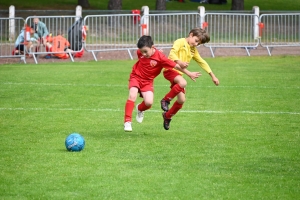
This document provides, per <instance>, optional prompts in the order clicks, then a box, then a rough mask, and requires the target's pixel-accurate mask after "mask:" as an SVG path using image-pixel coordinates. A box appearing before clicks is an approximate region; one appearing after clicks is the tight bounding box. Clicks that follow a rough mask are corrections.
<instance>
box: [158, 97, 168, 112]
mask: <svg viewBox="0 0 300 200" xmlns="http://www.w3.org/2000/svg"><path fill="white" fill-rule="evenodd" d="M169 104H170V102H169V101H167V100H164V99H162V100H161V101H160V106H161V109H162V110H163V111H168V110H169Z"/></svg>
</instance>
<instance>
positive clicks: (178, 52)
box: [164, 38, 211, 74]
mask: <svg viewBox="0 0 300 200" xmlns="http://www.w3.org/2000/svg"><path fill="white" fill-rule="evenodd" d="M168 58H169V59H170V60H173V61H175V60H180V61H184V62H190V61H191V59H193V60H195V61H196V62H197V64H198V65H199V66H200V67H201V68H202V69H204V70H205V71H206V72H207V73H210V72H211V69H210V67H209V65H208V64H207V62H206V61H205V60H203V58H201V56H200V54H199V52H198V49H197V47H191V46H190V45H189V44H188V43H187V41H186V39H185V38H180V39H178V40H176V41H175V42H174V44H173V47H172V49H171V51H170V54H169V57H168ZM164 70H168V69H164ZM172 70H176V69H172ZM176 71H177V72H178V73H180V74H183V73H182V72H180V71H178V70H176Z"/></svg>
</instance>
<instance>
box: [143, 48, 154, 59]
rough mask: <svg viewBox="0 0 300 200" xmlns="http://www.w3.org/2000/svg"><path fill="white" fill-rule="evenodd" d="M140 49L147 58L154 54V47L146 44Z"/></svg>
mask: <svg viewBox="0 0 300 200" xmlns="http://www.w3.org/2000/svg"><path fill="white" fill-rule="evenodd" d="M140 51H141V54H142V55H143V56H144V57H146V58H149V57H151V56H152V55H153V54H154V48H153V47H151V48H149V47H146V46H145V47H142V48H140Z"/></svg>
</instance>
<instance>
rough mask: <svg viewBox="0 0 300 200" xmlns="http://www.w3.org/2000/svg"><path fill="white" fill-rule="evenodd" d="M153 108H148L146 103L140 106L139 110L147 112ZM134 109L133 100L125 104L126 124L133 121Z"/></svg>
mask: <svg viewBox="0 0 300 200" xmlns="http://www.w3.org/2000/svg"><path fill="white" fill-rule="evenodd" d="M150 108H151V106H149V107H148V106H146V104H145V102H144V101H143V102H142V103H140V104H139V106H138V109H139V111H145V110H148V109H150ZM133 109H134V102H133V101H131V100H127V101H126V104H125V116H124V122H131V120H132V111H133Z"/></svg>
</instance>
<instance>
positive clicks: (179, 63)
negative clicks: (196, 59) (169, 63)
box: [177, 60, 189, 69]
mask: <svg viewBox="0 0 300 200" xmlns="http://www.w3.org/2000/svg"><path fill="white" fill-rule="evenodd" d="M177 64H178V65H179V66H180V67H181V68H182V69H185V68H187V67H188V66H189V63H188V62H183V61H180V60H178V61H177Z"/></svg>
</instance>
